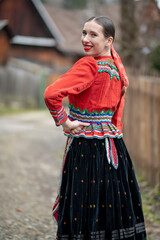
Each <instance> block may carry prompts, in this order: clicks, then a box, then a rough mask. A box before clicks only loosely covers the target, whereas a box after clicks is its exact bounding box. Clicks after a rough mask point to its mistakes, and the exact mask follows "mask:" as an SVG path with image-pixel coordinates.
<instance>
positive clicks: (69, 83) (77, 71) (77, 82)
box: [44, 57, 97, 128]
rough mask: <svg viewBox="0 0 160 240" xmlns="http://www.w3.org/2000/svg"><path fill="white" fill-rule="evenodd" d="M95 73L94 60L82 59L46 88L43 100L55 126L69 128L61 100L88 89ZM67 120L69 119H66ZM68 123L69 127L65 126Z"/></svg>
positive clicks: (95, 65) (90, 58) (89, 58)
mask: <svg viewBox="0 0 160 240" xmlns="http://www.w3.org/2000/svg"><path fill="white" fill-rule="evenodd" d="M96 73H97V64H96V60H95V59H94V58H92V57H84V58H82V59H80V60H79V61H78V62H76V63H75V64H74V66H73V67H72V68H71V70H69V71H68V72H67V73H66V74H64V75H62V76H61V77H60V78H59V79H58V80H57V81H56V82H55V83H53V84H52V85H50V86H49V87H47V89H46V90H45V93H44V99H45V103H46V105H47V107H48V108H49V110H50V112H51V115H52V116H53V118H54V120H55V123H56V125H57V126H59V125H61V124H63V125H64V128H65V127H69V126H70V123H69V122H68V121H67V123H66V124H65V121H66V120H67V114H66V112H65V109H64V107H63V104H62V99H63V98H64V97H66V96H68V95H69V94H79V93H80V92H82V91H84V90H86V89H87V88H89V87H90V86H91V85H92V83H93V81H94V78H95V74H96ZM68 120H69V119H68ZM68 123H69V126H66V125H67V124H68Z"/></svg>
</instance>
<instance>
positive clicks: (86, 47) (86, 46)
mask: <svg viewBox="0 0 160 240" xmlns="http://www.w3.org/2000/svg"><path fill="white" fill-rule="evenodd" d="M91 48H92V46H90V45H84V51H89V50H90V49H91Z"/></svg>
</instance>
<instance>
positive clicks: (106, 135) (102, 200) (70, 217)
mask: <svg viewBox="0 0 160 240" xmlns="http://www.w3.org/2000/svg"><path fill="white" fill-rule="evenodd" d="M111 52H112V56H103V57H97V58H93V57H83V58H81V59H80V60H79V61H77V62H76V63H75V64H74V66H73V67H72V69H71V70H69V71H68V72H67V73H66V74H64V75H62V76H61V77H60V78H59V79H58V80H57V81H56V82H55V83H54V84H52V85H50V86H49V87H48V88H47V89H46V91H45V102H46V105H47V107H48V108H49V110H50V112H51V114H52V116H53V118H54V120H55V123H56V125H57V126H59V125H61V124H63V123H64V122H65V121H66V119H67V118H69V119H70V120H71V121H74V120H79V121H82V122H87V123H88V122H89V123H90V125H89V126H87V127H84V128H83V129H82V130H81V131H80V132H79V133H77V134H74V135H70V133H69V132H66V131H65V135H67V136H68V138H67V144H66V149H65V154H64V161H63V167H62V179H61V186H60V189H59V194H58V197H57V199H56V202H55V205H54V207H53V216H54V217H55V219H56V220H57V223H58V231H57V239H58V240H70V239H72V240H90V239H92V240H120V239H128V240H145V239H146V231H145V225H144V217H143V212H142V202H141V196H140V193H139V187H138V184H137V181H136V177H135V173H134V168H133V165H132V161H131V159H130V156H129V154H128V152H127V149H126V146H125V144H124V142H123V139H122V122H121V118H122V113H123V107H124V95H123V96H122V88H123V87H124V86H125V87H127V86H128V79H127V76H126V73H125V70H124V67H123V65H122V63H121V60H120V58H119V56H118V54H117V53H116V52H115V50H114V48H113V46H112V51H111ZM66 96H68V99H69V110H70V112H69V115H68V116H67V113H66V111H65V109H64V107H63V105H62V99H63V97H66Z"/></svg>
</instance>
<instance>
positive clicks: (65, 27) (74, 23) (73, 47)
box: [45, 3, 120, 54]
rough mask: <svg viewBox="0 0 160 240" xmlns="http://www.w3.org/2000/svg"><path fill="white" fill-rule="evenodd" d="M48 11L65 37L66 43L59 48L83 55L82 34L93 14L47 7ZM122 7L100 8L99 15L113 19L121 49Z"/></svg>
mask: <svg viewBox="0 0 160 240" xmlns="http://www.w3.org/2000/svg"><path fill="white" fill-rule="evenodd" d="M45 8H46V11H47V12H48V13H49V15H50V16H51V18H52V20H53V22H55V23H56V25H57V27H58V29H59V30H60V32H61V34H62V35H63V37H64V39H65V42H63V44H61V43H59V47H60V48H61V49H62V50H63V51H66V52H70V53H72V52H76V53H79V54H83V48H82V45H81V41H80V38H81V32H82V28H83V24H84V22H85V21H86V20H87V19H89V18H90V17H92V12H89V11H88V10H87V9H86V10H68V9H67V10H66V9H62V8H57V7H53V6H50V5H45ZM119 8H120V6H119V4H117V3H114V4H107V5H102V6H99V9H98V12H99V13H98V15H103V16H107V17H109V18H111V19H112V20H113V22H114V24H115V27H116V40H115V44H114V45H115V47H116V48H119V44H118V41H119V39H120V29H119V22H120V9H119Z"/></svg>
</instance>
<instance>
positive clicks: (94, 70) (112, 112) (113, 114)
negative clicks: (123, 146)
mask: <svg viewBox="0 0 160 240" xmlns="http://www.w3.org/2000/svg"><path fill="white" fill-rule="evenodd" d="M122 87H123V82H122V80H121V79H120V75H119V72H118V69H117V67H116V66H115V63H114V60H113V58H112V56H104V57H97V58H93V57H83V58H81V59H80V60H79V61H77V62H76V63H75V64H74V65H73V67H72V68H71V69H70V70H69V71H68V72H67V73H65V74H64V75H62V76H61V77H60V78H59V79H58V80H57V81H56V82H55V83H53V84H52V85H50V86H49V87H47V88H46V90H45V94H44V99H45V103H46V105H47V107H48V108H49V110H50V112H51V115H52V116H53V118H54V120H55V123H56V125H57V126H59V125H61V124H63V123H64V122H65V121H66V119H67V117H68V118H69V119H70V120H79V121H84V122H90V125H89V126H88V127H84V128H83V129H82V130H81V131H80V132H79V133H77V134H75V135H74V136H75V137H79V136H84V137H87V138H92V137H98V138H104V137H118V138H120V137H122V122H121V118H122V113H123V107H124V96H122V95H121V90H122ZM66 96H68V99H69V110H70V113H69V115H68V116H67V113H66V111H65V109H64V107H63V104H62V99H63V98H64V97H66ZM65 134H66V135H69V133H68V132H65Z"/></svg>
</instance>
